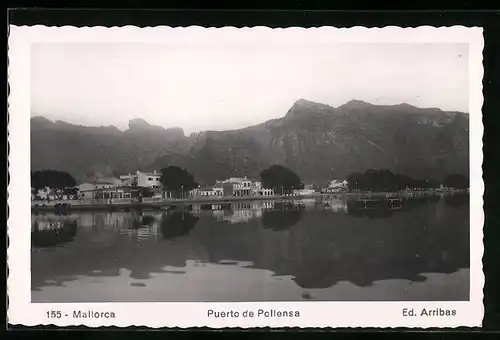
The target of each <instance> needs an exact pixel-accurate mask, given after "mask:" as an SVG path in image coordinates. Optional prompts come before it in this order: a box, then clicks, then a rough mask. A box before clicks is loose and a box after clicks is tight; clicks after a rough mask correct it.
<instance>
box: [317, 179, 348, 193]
mask: <svg viewBox="0 0 500 340" xmlns="http://www.w3.org/2000/svg"><path fill="white" fill-rule="evenodd" d="M347 189H348V182H347V181H346V180H343V181H341V180H337V179H334V180H331V181H330V183H328V187H326V188H325V189H323V190H322V191H323V192H327V193H329V192H332V193H338V192H344V191H346V190H347Z"/></svg>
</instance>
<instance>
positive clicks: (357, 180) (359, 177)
mask: <svg viewBox="0 0 500 340" xmlns="http://www.w3.org/2000/svg"><path fill="white" fill-rule="evenodd" d="M347 183H348V184H347V185H348V186H349V189H350V190H359V189H361V188H362V185H363V174H362V173H361V172H353V173H351V174H350V175H349V176H347Z"/></svg>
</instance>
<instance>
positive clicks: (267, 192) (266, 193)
mask: <svg viewBox="0 0 500 340" xmlns="http://www.w3.org/2000/svg"><path fill="white" fill-rule="evenodd" d="M257 195H261V196H274V190H273V189H260V190H259V191H258V192H257Z"/></svg>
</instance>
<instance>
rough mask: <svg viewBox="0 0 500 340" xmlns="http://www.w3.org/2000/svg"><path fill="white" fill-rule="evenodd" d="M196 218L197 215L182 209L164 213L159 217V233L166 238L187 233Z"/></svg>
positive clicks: (192, 226)
mask: <svg viewBox="0 0 500 340" xmlns="http://www.w3.org/2000/svg"><path fill="white" fill-rule="evenodd" d="M198 220H199V218H198V217H197V216H194V215H193V214H191V213H189V212H184V211H175V212H172V213H168V214H164V215H163V216H162V219H161V227H160V228H161V234H162V235H163V238H166V239H169V238H176V237H180V236H184V235H187V234H189V232H190V231H191V230H192V229H193V228H194V226H195V225H196V223H197V222H198Z"/></svg>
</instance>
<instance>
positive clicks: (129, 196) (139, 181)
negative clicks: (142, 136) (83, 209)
mask: <svg viewBox="0 0 500 340" xmlns="http://www.w3.org/2000/svg"><path fill="white" fill-rule="evenodd" d="M71 189H74V190H60V189H59V190H58V189H54V188H50V187H48V186H47V187H44V188H42V189H38V190H35V189H32V194H31V199H32V201H33V202H37V201H78V202H80V203H81V204H126V203H134V202H141V203H156V202H162V201H165V200H171V199H204V198H207V199H208V198H227V197H238V198H240V197H241V198H244V197H262V198H266V197H272V196H309V195H314V194H315V193H319V192H321V191H322V192H329V193H343V192H346V191H347V190H348V183H347V181H346V180H332V181H330V183H329V185H328V186H326V187H325V188H323V189H318V188H315V187H314V186H313V185H304V187H303V188H302V189H293V190H291V191H290V190H288V191H287V190H284V189H283V187H282V188H281V189H278V190H274V189H270V188H264V187H263V185H262V182H261V181H260V180H257V179H253V178H247V177H230V178H227V179H224V180H217V181H216V183H215V184H214V185H212V186H198V187H197V188H194V189H190V190H183V189H184V188H182V187H181V190H180V193H179V194H178V195H176V194H174V193H173V192H172V191H169V190H166V189H165V188H164V187H163V184H162V173H161V172H157V171H155V170H153V171H152V172H142V171H139V170H137V171H136V172H135V173H128V174H126V175H121V176H119V177H101V178H96V179H95V180H94V181H92V182H86V183H82V184H80V185H78V186H75V187H73V188H71Z"/></svg>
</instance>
